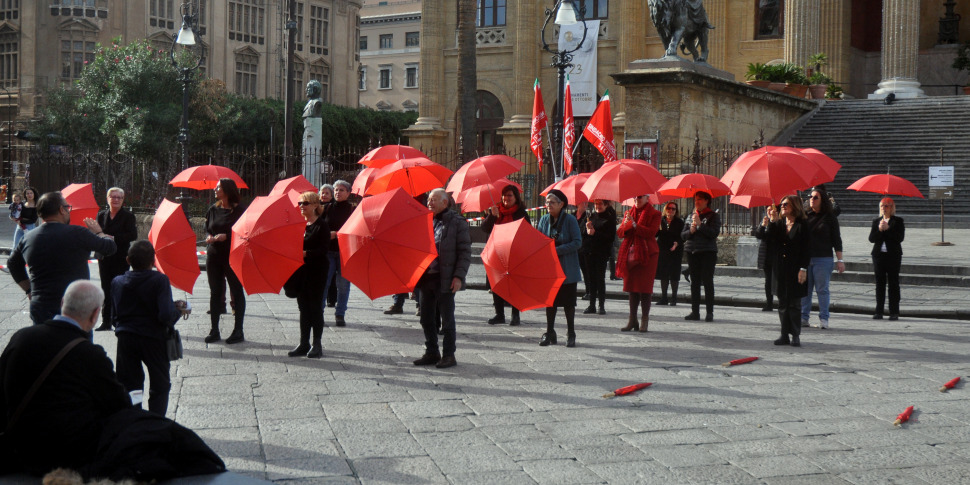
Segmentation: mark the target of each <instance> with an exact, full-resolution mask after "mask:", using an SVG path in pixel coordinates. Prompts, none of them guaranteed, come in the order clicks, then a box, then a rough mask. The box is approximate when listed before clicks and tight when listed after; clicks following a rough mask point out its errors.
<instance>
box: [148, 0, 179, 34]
mask: <svg viewBox="0 0 970 485" xmlns="http://www.w3.org/2000/svg"><path fill="white" fill-rule="evenodd" d="M176 14H177V13H176V11H175V0H151V1H150V2H148V25H151V26H152V27H158V28H160V29H168V30H173V29H174V28H175V16H176Z"/></svg>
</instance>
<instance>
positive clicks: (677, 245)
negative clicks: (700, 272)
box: [657, 201, 684, 306]
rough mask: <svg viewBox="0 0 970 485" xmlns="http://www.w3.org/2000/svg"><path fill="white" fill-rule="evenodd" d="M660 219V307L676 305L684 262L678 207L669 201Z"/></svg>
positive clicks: (658, 268) (682, 221)
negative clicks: (668, 295)
mask: <svg viewBox="0 0 970 485" xmlns="http://www.w3.org/2000/svg"><path fill="white" fill-rule="evenodd" d="M662 215H663V217H661V218H660V231H658V232H657V246H658V247H659V249H660V257H659V258H658V259H657V277H658V278H660V290H661V291H662V292H663V293H662V294H661V296H660V302H659V303H660V304H661V305H668V304H669V305H670V306H674V305H676V304H677V287H678V286H680V270H681V262H682V261H683V260H684V240H683V239H681V237H680V234H681V232H683V231H684V219H682V218H681V217H680V206H678V205H677V203H676V202H674V201H670V202H667V204H666V205H665V206H664V212H663V214H662ZM668 285H669V286H670V292H671V295H670V299H669V300H668V299H667V286H668Z"/></svg>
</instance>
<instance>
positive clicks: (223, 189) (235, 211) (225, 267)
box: [205, 178, 246, 344]
mask: <svg viewBox="0 0 970 485" xmlns="http://www.w3.org/2000/svg"><path fill="white" fill-rule="evenodd" d="M215 195H216V203H215V204H212V206H210V207H209V211H208V212H206V214H205V232H206V237H205V243H206V251H205V274H206V278H207V279H208V280H209V318H210V324H211V326H212V327H211V328H210V329H209V335H207V336H206V337H205V343H207V344H211V343H214V342H218V341H219V340H221V339H222V336H221V335H220V333H219V316H220V315H221V314H222V313H224V310H223V309H224V308H225V307H226V283H227V282H228V283H229V293H230V294H231V295H232V301H233V302H234V305H235V307H234V309H235V311H234V312H233V317H234V319H235V322H234V324H233V327H232V334H230V335H229V337H228V338H227V339H226V343H227V344H235V343H239V342H242V341H243V340H245V338H244V336H243V320H244V319H245V317H246V293H245V292H244V291H243V286H242V283H240V282H239V278H238V277H236V273H235V272H233V270H232V268H231V267H230V266H229V250H230V244H231V240H232V226H233V224H235V223H236V221H238V220H239V218H240V217H242V214H243V212H244V211H245V208H244V207H243V206H242V205H240V203H239V187H237V186H236V182H235V181H233V180H232V179H230V178H222V179H219V183H218V184H216V188H215Z"/></svg>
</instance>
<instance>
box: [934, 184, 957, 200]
mask: <svg viewBox="0 0 970 485" xmlns="http://www.w3.org/2000/svg"><path fill="white" fill-rule="evenodd" d="M952 198H953V187H952V186H951V187H930V199H952Z"/></svg>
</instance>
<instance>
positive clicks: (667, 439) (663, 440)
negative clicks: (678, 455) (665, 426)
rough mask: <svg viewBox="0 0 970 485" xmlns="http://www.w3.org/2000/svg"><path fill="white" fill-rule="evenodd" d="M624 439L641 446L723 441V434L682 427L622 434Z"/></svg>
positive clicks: (724, 439)
mask: <svg viewBox="0 0 970 485" xmlns="http://www.w3.org/2000/svg"><path fill="white" fill-rule="evenodd" d="M620 437H621V438H623V440H624V441H627V442H629V443H630V444H632V445H634V446H637V447H639V448H641V449H642V448H644V447H650V446H657V445H686V444H700V443H722V442H725V441H727V439H726V438H724V437H723V436H720V435H718V434H717V433H715V432H713V431H711V430H708V429H681V430H675V431H648V432H644V433H631V434H624V435H621V436H620Z"/></svg>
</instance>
